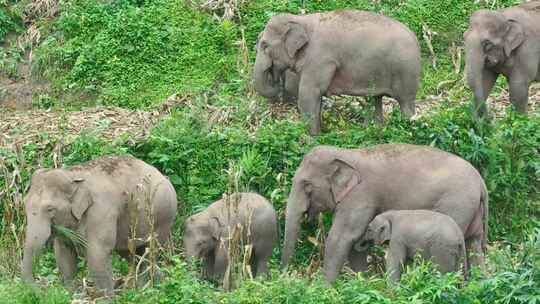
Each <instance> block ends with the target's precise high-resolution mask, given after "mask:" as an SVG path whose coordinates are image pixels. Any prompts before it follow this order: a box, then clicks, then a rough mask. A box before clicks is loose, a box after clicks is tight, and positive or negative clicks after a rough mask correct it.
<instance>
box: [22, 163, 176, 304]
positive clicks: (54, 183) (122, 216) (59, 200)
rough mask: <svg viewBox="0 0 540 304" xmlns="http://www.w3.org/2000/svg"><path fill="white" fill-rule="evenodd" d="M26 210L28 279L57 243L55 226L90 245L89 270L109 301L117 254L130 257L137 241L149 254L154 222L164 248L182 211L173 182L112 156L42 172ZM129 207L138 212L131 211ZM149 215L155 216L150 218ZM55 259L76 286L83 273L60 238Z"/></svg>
mask: <svg viewBox="0 0 540 304" xmlns="http://www.w3.org/2000/svg"><path fill="white" fill-rule="evenodd" d="M132 204H134V205H132ZM25 205H26V218H27V227H26V241H25V245H24V257H23V261H22V275H23V278H24V279H26V280H28V281H32V280H33V274H32V263H33V258H34V256H36V255H37V254H38V253H39V251H40V250H41V249H42V248H43V246H44V245H45V242H46V241H47V240H48V239H49V238H50V237H51V235H52V234H51V225H53V224H54V225H60V226H64V227H66V228H69V229H71V230H74V231H77V232H78V233H79V234H80V235H82V236H83V237H84V238H85V239H86V241H87V248H86V258H87V260H88V269H89V271H90V274H91V275H92V276H93V277H94V279H95V283H96V286H97V287H98V289H100V290H102V291H105V294H106V295H107V296H110V295H112V294H113V280H112V265H111V254H112V251H113V250H114V249H116V250H118V252H119V253H120V255H122V256H124V257H128V256H129V250H128V240H129V239H130V238H131V237H134V239H135V240H136V242H135V246H136V247H137V252H141V250H144V247H145V245H146V243H145V241H144V240H146V239H147V238H148V237H149V235H150V232H151V228H150V227H151V225H150V224H151V223H149V219H153V221H154V223H153V228H154V232H155V233H156V235H157V240H158V241H159V243H161V244H164V243H165V242H166V241H167V240H168V239H169V235H170V231H171V226H172V224H173V223H174V219H175V217H176V209H177V201H176V192H175V190H174V188H173V186H172V184H171V183H170V182H169V180H168V179H167V178H166V177H165V176H163V175H162V174H161V173H160V172H159V171H158V170H157V169H156V168H154V167H152V166H150V165H148V164H146V163H144V162H143V161H141V160H138V159H136V158H133V157H131V156H107V157H102V158H98V159H95V160H92V161H89V162H86V163H83V164H81V165H78V166H73V167H69V168H63V169H40V170H37V171H36V172H35V173H34V175H33V176H32V181H31V186H30V190H29V191H28V195H27V196H26V198H25ZM128 205H129V206H136V208H135V209H131V208H132V207H130V209H129V210H128ZM148 207H150V208H148ZM149 209H150V210H152V214H151V215H148V214H147V210H149ZM133 210H135V212H133ZM131 215H135V216H137V219H136V220H135V219H133V218H131ZM133 222H136V223H137V226H136V227H135V231H136V235H132V234H131V233H130V231H131V230H130V229H131V228H133V227H131V224H130V223H133ZM53 236H54V235H53ZM54 253H55V255H56V262H57V264H58V268H59V269H60V272H61V274H62V277H63V280H64V281H65V282H66V283H71V282H72V281H73V279H74V278H75V274H76V271H77V257H76V253H75V251H74V250H73V248H71V246H69V245H68V244H66V243H65V241H64V240H63V239H62V238H59V237H55V238H54Z"/></svg>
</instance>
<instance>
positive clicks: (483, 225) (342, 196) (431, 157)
mask: <svg viewBox="0 0 540 304" xmlns="http://www.w3.org/2000/svg"><path fill="white" fill-rule="evenodd" d="M413 209H427V210H433V211H437V212H440V213H443V214H446V215H448V216H450V217H451V218H452V219H453V220H454V221H455V222H456V223H457V224H458V226H459V227H460V228H461V230H462V231H463V233H464V236H465V241H466V246H467V251H468V252H469V255H471V253H475V254H476V255H477V256H476V258H475V260H473V259H470V260H471V262H474V263H475V264H477V265H481V266H482V265H483V264H484V261H483V255H484V251H485V248H486V242H487V239H486V238H487V213H488V194H487V191H486V187H485V184H484V181H483V179H482V177H481V176H480V174H479V173H478V171H477V170H476V169H475V168H474V167H473V166H472V165H471V164H470V163H468V162H467V161H465V160H463V159H462V158H460V157H458V156H456V155H453V154H450V153H447V152H444V151H441V150H438V149H436V148H431V147H428V146H415V145H407V144H384V145H376V146H372V147H368V148H364V149H341V148H336V147H330V146H318V147H315V148H314V149H313V150H312V151H311V152H309V153H307V154H306V155H305V157H304V159H303V160H302V162H301V164H300V167H299V168H298V170H297V171H296V173H295V176H294V178H293V184H292V189H291V193H290V195H289V198H288V202H287V209H286V223H285V241H284V245H283V251H282V266H287V264H288V263H289V260H290V259H291V257H293V255H294V247H295V243H296V241H297V237H298V230H299V228H300V222H301V219H302V217H303V215H304V214H305V213H308V214H309V215H310V217H311V218H314V217H316V216H317V214H319V213H320V212H325V211H329V212H332V213H334V218H333V223H332V228H331V229H330V232H329V234H328V237H327V240H326V248H325V254H324V265H323V272H324V274H325V276H326V278H327V279H328V280H329V281H330V282H332V281H334V280H335V279H336V277H337V276H338V274H339V272H340V270H341V268H342V266H343V264H344V262H345V260H346V258H347V255H348V254H350V253H351V252H355V253H356V250H353V244H355V243H356V242H358V241H359V240H361V237H362V236H363V234H364V232H365V231H366V228H367V226H368V224H369V223H370V222H371V220H372V219H373V218H374V217H375V216H376V215H377V214H380V213H382V212H385V211H388V210H413ZM349 258H350V257H349Z"/></svg>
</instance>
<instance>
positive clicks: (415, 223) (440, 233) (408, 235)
mask: <svg viewBox="0 0 540 304" xmlns="http://www.w3.org/2000/svg"><path fill="white" fill-rule="evenodd" d="M366 241H373V242H375V243H376V244H378V245H381V244H383V243H385V242H387V241H389V242H390V248H389V250H388V253H387V257H386V269H387V271H388V272H389V273H390V280H391V282H392V283H394V282H397V281H398V280H399V278H400V277H401V271H402V269H403V267H404V265H405V264H407V262H410V261H412V259H413V257H414V256H415V255H416V254H417V253H420V255H421V256H422V257H423V258H424V259H431V260H432V261H433V263H434V264H435V265H437V266H438V267H439V270H440V271H441V273H447V272H451V271H457V270H458V269H459V264H460V261H463V265H464V267H463V268H464V269H463V274H464V276H465V279H467V275H468V270H467V269H468V267H467V257H466V253H465V243H464V240H463V233H462V232H461V229H460V228H459V226H458V225H457V224H456V223H455V222H454V220H453V219H452V218H450V217H449V216H447V215H444V214H442V213H438V212H433V211H428V210H393V211H387V212H384V213H381V214H379V215H378V216H376V217H375V219H373V221H372V222H371V223H370V224H369V226H368V229H367V231H366V234H365V236H364V242H366Z"/></svg>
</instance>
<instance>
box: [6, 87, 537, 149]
mask: <svg viewBox="0 0 540 304" xmlns="http://www.w3.org/2000/svg"><path fill="white" fill-rule="evenodd" d="M20 94H24V92H23V93H20ZM447 97H448V96H444V95H440V96H430V97H428V98H427V99H426V100H423V101H420V102H417V117H421V116H426V115H431V113H433V112H434V111H435V110H436V108H437V106H438V105H440V103H441V102H442V101H443V100H445V99H447ZM185 98H186V97H177V96H175V95H173V96H172V97H170V98H169V99H168V100H167V101H166V102H165V103H164V104H163V105H162V106H161V107H160V108H157V109H154V110H147V111H144V110H128V109H123V108H118V107H95V108H88V109H84V110H80V111H51V110H44V109H30V110H15V109H9V108H5V107H2V108H0V147H8V148H13V147H14V146H15V145H19V146H20V145H25V144H30V143H33V144H36V145H38V146H43V145H46V144H47V143H44V142H43V140H42V136H43V134H48V136H51V137H54V138H62V140H63V143H64V144H68V143H69V142H71V141H72V140H73V139H74V138H76V137H77V136H78V135H80V134H81V132H82V131H84V130H88V129H98V130H99V131H100V134H101V135H100V136H101V137H102V138H104V139H105V140H108V141H111V142H112V141H114V140H115V139H117V138H119V137H120V136H122V135H124V134H126V133H127V134H130V135H131V136H132V139H133V140H137V139H140V138H144V137H146V136H147V135H148V134H149V132H150V130H151V128H152V126H154V125H155V124H156V123H157V121H158V120H159V119H160V118H162V117H164V116H167V115H168V114H169V113H170V110H171V108H172V107H173V106H176V105H179V104H181V103H183V102H185ZM187 98H189V97H187ZM337 102H338V103H341V102H342V101H340V100H337ZM466 102H468V101H466V100H463V101H456V103H466ZM488 104H489V110H490V112H491V113H493V114H494V115H495V117H496V118H500V117H502V116H503V115H504V113H505V111H506V108H507V107H508V106H509V104H510V103H509V101H508V92H507V91H503V92H502V93H501V94H499V96H497V97H491V98H490V99H489V100H488ZM364 106H365V105H364ZM394 107H398V104H397V102H396V101H394V100H392V99H390V98H385V99H384V109H385V114H386V115H388V113H390V111H392V109H393V108H394ZM294 108H295V106H294V105H290V104H289V105H283V104H274V105H272V106H271V107H270V111H271V112H272V113H273V114H274V115H275V117H280V116H281V117H284V116H286V115H287V114H288V112H290V111H295V109H294ZM539 108H540V83H539V84H535V85H533V86H532V87H531V92H530V98H529V112H530V113H532V112H534V111H537V110H538V109H539ZM216 110H219V109H216Z"/></svg>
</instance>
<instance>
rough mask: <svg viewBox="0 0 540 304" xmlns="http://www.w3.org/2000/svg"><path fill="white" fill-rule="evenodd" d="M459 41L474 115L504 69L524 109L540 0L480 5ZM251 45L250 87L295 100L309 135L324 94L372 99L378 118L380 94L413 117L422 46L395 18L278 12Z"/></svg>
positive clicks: (536, 54)
mask: <svg viewBox="0 0 540 304" xmlns="http://www.w3.org/2000/svg"><path fill="white" fill-rule="evenodd" d="M464 39H465V54H466V78H467V83H468V85H469V87H470V88H471V90H472V91H473V93H474V102H475V104H474V114H475V117H476V118H483V117H485V116H486V112H487V107H486V99H487V97H488V95H489V93H490V91H491V89H492V88H493V86H494V84H495V82H496V80H497V78H498V76H499V75H501V74H502V75H504V76H505V77H506V79H507V80H508V84H509V91H510V101H511V102H512V104H513V105H514V106H515V108H516V110H517V111H518V112H520V113H522V114H526V113H527V106H528V93H529V92H528V91H529V90H528V89H529V85H530V84H531V83H532V82H533V81H535V80H536V81H540V1H531V2H527V3H524V4H521V5H519V6H516V7H511V8H507V9H502V10H499V11H491V10H479V11H477V12H475V13H474V14H473V15H472V16H471V18H470V24H469V29H468V30H467V31H466V32H465V34H464ZM256 50H257V57H256V61H255V67H254V69H253V80H254V86H255V90H256V91H257V92H258V93H259V94H260V95H262V96H264V97H267V98H270V99H276V98H279V96H280V95H281V96H282V97H283V98H284V99H287V100H292V99H296V100H297V102H298V108H299V110H300V112H301V114H302V115H303V116H304V117H305V119H306V120H307V121H308V123H309V131H310V133H311V134H312V135H315V134H318V133H319V132H320V129H321V97H322V96H332V95H353V96H367V97H370V99H371V101H372V102H373V103H374V106H375V114H376V117H377V120H379V121H380V122H382V121H383V108H382V97H383V96H390V97H392V98H395V99H396V100H397V101H398V103H399V106H400V108H401V111H402V113H403V115H404V116H405V117H409V118H410V117H412V116H413V115H414V114H415V98H416V92H417V90H418V87H419V82H420V78H421V75H420V74H421V60H420V47H419V44H418V40H417V38H416V36H415V35H414V33H413V32H412V31H411V30H409V28H407V26H405V25H404V24H403V23H400V22H398V21H396V20H394V19H391V18H389V17H386V16H383V15H380V14H376V13H371V12H365V11H355V10H338V11H334V12H326V13H316V14H309V15H301V16H297V15H290V14H285V15H277V16H274V17H272V18H271V19H270V21H268V23H267V24H266V27H265V28H264V30H263V31H262V32H261V33H260V34H259V38H258V41H257V45H256Z"/></svg>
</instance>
